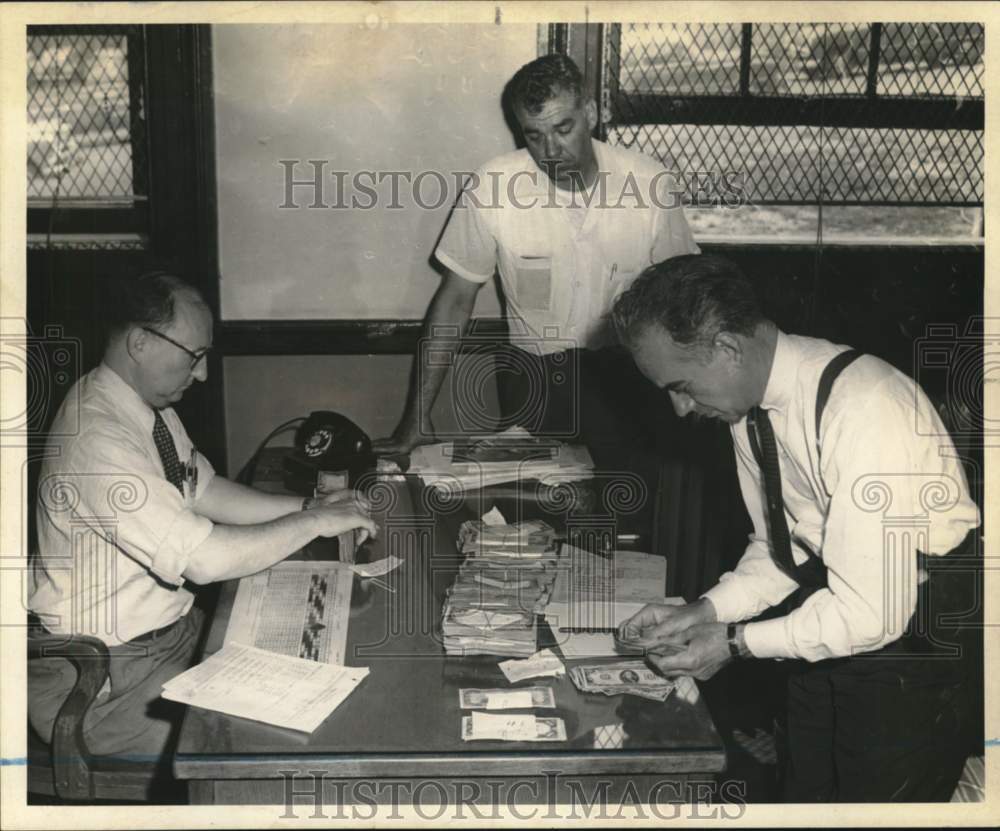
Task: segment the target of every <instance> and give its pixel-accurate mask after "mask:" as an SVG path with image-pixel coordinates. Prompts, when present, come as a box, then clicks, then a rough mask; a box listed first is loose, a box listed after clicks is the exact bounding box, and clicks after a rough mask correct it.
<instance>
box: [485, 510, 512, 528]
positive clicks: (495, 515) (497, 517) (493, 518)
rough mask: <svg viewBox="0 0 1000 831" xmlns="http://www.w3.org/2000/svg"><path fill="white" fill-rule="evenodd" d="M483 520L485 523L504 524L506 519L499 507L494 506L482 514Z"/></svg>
mask: <svg viewBox="0 0 1000 831" xmlns="http://www.w3.org/2000/svg"><path fill="white" fill-rule="evenodd" d="M483 522H484V523H486V524H487V525H506V524H507V520H506V519H504V516H503V514H502V513H500V509H499V508H497V507H496V506H494V507H492V508H490V509H489V510H488V511H487V512H486V513H485V514H483Z"/></svg>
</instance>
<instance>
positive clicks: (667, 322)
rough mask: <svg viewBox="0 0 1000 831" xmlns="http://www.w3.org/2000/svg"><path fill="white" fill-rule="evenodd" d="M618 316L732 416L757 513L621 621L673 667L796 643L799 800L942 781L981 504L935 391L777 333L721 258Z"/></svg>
mask: <svg viewBox="0 0 1000 831" xmlns="http://www.w3.org/2000/svg"><path fill="white" fill-rule="evenodd" d="M612 315H613V318H614V323H615V326H616V329H617V331H618V334H619V336H620V338H621V340H622V341H623V342H624V343H625V344H626V345H627V346H628V348H629V350H630V351H631V353H632V356H633V358H634V360H635V362H636V365H637V366H638V367H639V369H640V370H641V371H642V373H643V374H644V375H645V376H646V377H647V378H649V379H650V380H651V381H652V382H653V383H654V384H656V385H657V386H658V387H659V388H661V389H665V390H667V391H668V393H669V395H670V398H671V402H672V404H673V406H674V409H675V410H676V411H677V413H678V415H680V416H684V415H687V414H688V413H693V414H695V416H696V417H698V416H702V417H709V418H718V419H722V420H724V421H726V422H728V423H729V424H730V429H731V431H732V436H733V444H734V448H735V452H736V461H737V470H738V474H739V481H740V489H741V491H742V494H743V498H744V501H745V503H746V506H747V510H748V512H749V514H750V517H751V519H752V520H753V527H754V530H753V534H752V535H751V537H750V541H749V544H748V546H747V548H746V551H745V553H744V555H743V557H742V559H741V560H740V562H739V564H738V565H737V566H736V568H735V569H733V571H731V572H729V573H727V574H724V575H722V577H721V578H720V580H719V582H718V584H717V585H715V586H714V587H713V588H711V589H709V590H708V591H707V592H705V594H704V595H703V596H702V597H701V598H699V599H698V600H697V601H696V602H694V603H689V604H687V605H684V606H662V605H650V606H647V607H646V608H644V609H643V610H642V611H640V612H639V613H638V614H636V615H635V616H634V617H632V618H631V619H629V620H628V621H626V622H625V623H624V624H623V625H622V627H621V631H620V633H619V635H620V637H621V638H622V639H623V640H626V641H632V642H634V643H636V644H638V645H640V646H643V647H645V648H646V650H647V652H648V654H649V656H650V659H651V660H652V662H653V663H654V664H655V665H656V666H657V667H658V668H659V669H660V670H661V672H663V674H664V675H666V676H668V677H670V676H675V675H692V676H694V677H695V678H698V679H702V680H703V679H707V678H709V677H711V676H712V675H714V674H715V672H717V671H718V670H719V669H720V668H721V667H723V666H724V665H726V664H727V663H729V662H730V661H733V660H741V659H749V658H757V659H762V658H774V659H778V660H782V661H786V662H787V663H786V664H785V666H786V667H787V668H788V669H789V672H788V713H787V766H786V771H785V782H784V789H785V792H784V797H785V799H786V800H787V801H790V802H828V801H845V802H882V801H937V800H947V799H948V798H949V797H950V795H951V793H952V791H953V789H954V786H955V783H956V781H957V780H958V777H959V774H960V772H961V768H962V764H963V762H964V759H965V757H966V755H967V753H968V750H969V744H968V734H969V728H970V719H971V713H970V712H969V710H970V708H969V706H968V696H967V693H968V688H967V684H966V683H965V676H966V674H967V669H968V666H969V660H968V659H969V654H968V649H963V644H962V642H961V640H962V639H961V638H960V637H958V635H957V632H958V630H957V629H952V630H948V629H946V628H945V627H946V625H950V626H952V627H954V626H955V625H956V624H955V617H956V616H960V615H961V614H962V613H966V614H967V613H968V611H969V609H970V603H971V601H970V599H969V597H965V596H963V591H962V590H963V584H964V586H965V587H967V586H969V585H971V584H972V581H971V580H969V579H968V577H969V575H968V574H966V575H965V577H966V580H964V581H963V580H962V579H961V578H962V576H963V575H962V573H961V572H962V569H961V568H956V567H955V566H956V565H960V564H965V568H966V569H968V568H969V563H970V561H971V560H972V558H973V557H974V555H975V553H976V552H975V543H976V540H977V536H976V534H975V532H974V529H976V528H977V527H978V526H979V522H980V517H979V510H978V509H977V507H976V505H975V503H974V502H973V501H972V499H971V498H970V496H969V489H968V485H967V483H966V479H965V474H964V471H963V469H962V467H961V464H960V462H959V461H958V459H957V454H956V452H955V449H954V446H953V444H952V442H951V439H950V438H949V437H948V434H947V431H946V430H945V428H944V426H943V424H942V423H941V421H940V418H939V416H938V414H937V411H936V410H935V409H934V407H933V405H932V404H931V402H930V401H929V400H928V398H927V396H926V395H925V394H924V393H923V391H922V390H921V389H920V388H919V387H918V386H917V385H916V384H915V383H914V382H913V381H912V380H911V379H909V378H908V377H906V376H905V375H903V374H902V373H901V372H899V371H897V370H896V369H894V368H893V367H891V366H890V365H888V364H886V363H885V362H884V361H881V360H879V359H878V358H875V357H873V356H870V355H859V354H857V353H854V352H853V351H851V350H846V349H845V347H843V346H838V345H836V344H833V343H829V342H827V341H823V340H818V339H815V338H806V337H799V336H794V335H788V334H785V333H784V332H781V331H780V330H779V329H778V328H777V327H776V326H775V325H774V323H772V322H771V321H769V320H767V319H766V318H764V317H763V315H762V314H761V312H760V308H759V306H758V304H757V301H756V298H755V297H754V294H753V291H752V289H751V287H750V284H749V283H748V281H747V280H746V278H745V277H744V276H743V275H742V274H741V273H740V272H739V270H738V269H737V268H736V266H735V265H733V264H732V263H730V262H729V261H727V260H725V259H723V258H721V257H714V256H707V255H701V256H699V255H690V256H682V257H677V258H674V259H672V260H669V261H666V262H663V263H660V264H658V265H655V266H652V267H650V268H649V269H647V270H646V271H645V272H644V273H643V274H642V275H641V276H640V277H639V278H638V279H637V280H636V281H635V283H634V284H633V285H632V287H631V288H630V289H629V290H627V291H626V292H625V293H624V294H623V295H622V296H621V297H620V298H619V299H618V301H617V302H616V304H615V307H614V310H613V312H612ZM766 610H777V611H778V614H777V616H774V612H773V611H772V613H771V614H772V616H771V617H769V619H766V620H756V621H752V619H753V618H756V617H757V616H759V615H761V613H762V612H765V611H766ZM949 615H950V618H949ZM745 621H752V622H745ZM668 644H669V645H670V646H671V647H672V648H671V649H664V648H663V647H664V646H665V645H668ZM678 646H681V647H683V650H682V651H680V652H678V650H677V647H678ZM658 652H661V653H662V654H658Z"/></svg>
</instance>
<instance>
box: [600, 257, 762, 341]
mask: <svg viewBox="0 0 1000 831" xmlns="http://www.w3.org/2000/svg"><path fill="white" fill-rule="evenodd" d="M611 317H612V321H613V322H614V326H615V330H616V331H617V333H618V337H619V339H620V340H621V341H622V343H624V344H626V345H629V344H631V343H634V342H635V339H636V338H637V337H639V335H640V334H641V333H642V331H643V330H644V329H645V328H646V327H647V326H649V325H651V324H654V323H655V324H658V325H660V326H662V327H663V328H664V329H665V330H666V331H667V333H668V334H669V335H670V337H671V339H672V340H673V341H674V343H677V344H681V345H684V346H697V345H702V344H708V343H710V342H711V340H712V338H714V337H715V335H716V334H718V333H719V332H733V333H734V334H741V335H747V336H749V335H752V334H753V333H754V330H755V329H756V328H757V326H758V325H759V324H760V323H761V322H762V321H763V320H764V317H763V315H762V314H761V310H760V304H759V303H758V301H757V297H756V295H755V294H754V290H753V286H751V285H750V281H749V280H748V279H747V278H746V276H745V275H744V274H743V272H742V271H740V269H739V267H738V266H737V265H736V264H735V263H733V262H730V261H729V260H727V259H726V258H725V257H717V256H713V255H711V254H685V255H684V256H682V257H674V258H673V259H670V260H664V261H663V262H662V263H656V264H655V265H651V266H650V267H649V268H647V269H646V270H645V271H644V272H642V274H640V275H639V277H637V278H636V280H635V282H634V283H632V285H631V286H630V287H629V288H628V289H627V290H626V291H625V292H623V293H622V294H621V296H620V297H619V298H618V299H617V300H616V301H615V305H614V308H613V309H612V310H611Z"/></svg>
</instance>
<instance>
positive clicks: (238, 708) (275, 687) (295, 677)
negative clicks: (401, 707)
mask: <svg viewBox="0 0 1000 831" xmlns="http://www.w3.org/2000/svg"><path fill="white" fill-rule="evenodd" d="M366 675H368V669H367V667H343V666H332V665H330V664H321V663H317V662H315V661H308V660H305V659H303V658H291V657H289V656H287V655H277V654H275V653H273V652H268V651H266V650H263V649H256V648H254V647H252V646H246V645H244V644H239V643H229V644H226V646H224V647H223V648H222V649H221V650H219V651H218V652H216V653H215V654H214V655H213V656H211V657H210V658H209V659H208V660H206V661H204V662H202V663H201V664H199V665H198V666H196V667H192V668H191V669H189V670H187V671H186V672H184V673H181V674H180V675H178V676H177V677H175V678H172V679H171V680H170V681H168V682H167V683H166V684H164V686H163V693H162V695H163V697H164V698H168V699H170V700H171V701H180V702H182V703H184V704H190V705H192V706H195V707H204V708H205V709H207V710H216V711H218V712H220V713H226V714H228V715H233V716H240V717H241V718H248V719H252V720H253V721H261V722H265V723H266V724H276V725H278V726H279V727H288V728H290V729H292V730H300V731H303V732H306V733H311V732H312V731H313V730H315V729H316V728H317V727H318V726H319V725H320V723H321V722H322V721H323V720H324V719H325V718H326V717H327V716H328V715H330V713H332V712H333V711H334V710H335V709H336V708H337V706H338V705H339V704H340V703H341V702H342V701H343V700H344V699H345V698H347V696H348V695H350V694H351V692H353V691H354V689H355V687H357V685H358V684H359V683H361V681H362V680H363V679H364V678H365V676H366Z"/></svg>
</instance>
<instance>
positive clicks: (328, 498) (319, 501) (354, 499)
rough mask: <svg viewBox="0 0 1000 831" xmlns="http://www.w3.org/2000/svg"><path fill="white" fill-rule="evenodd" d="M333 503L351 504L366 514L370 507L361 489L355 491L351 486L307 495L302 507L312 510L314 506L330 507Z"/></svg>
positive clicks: (346, 505) (348, 505) (347, 505)
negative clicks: (316, 494)
mask: <svg viewBox="0 0 1000 831" xmlns="http://www.w3.org/2000/svg"><path fill="white" fill-rule="evenodd" d="M335 505H343V506H345V507H351V506H353V507H355V508H357V509H358V510H359V511H362V512H363V513H366V514H367V513H368V512H369V511H371V508H372V505H371V502H369V501H368V498H367V497H366V496H365V495H364V494H363V493H361V491H356V490H353V489H352V488H343V489H341V490H337V491H333V492H332V493H323V494H320V495H319V496H310V497H308V498H307V499H306V501H305V504H304V505H303V506H302V509H303V510H305V511H312V510H315V509H316V508H324V507H325V508H331V507H333V506H335Z"/></svg>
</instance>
